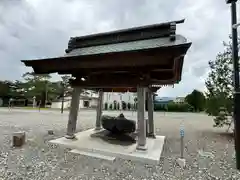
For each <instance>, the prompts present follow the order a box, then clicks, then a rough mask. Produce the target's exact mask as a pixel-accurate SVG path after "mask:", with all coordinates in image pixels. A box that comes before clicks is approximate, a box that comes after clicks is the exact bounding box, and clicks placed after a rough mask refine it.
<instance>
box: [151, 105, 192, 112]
mask: <svg viewBox="0 0 240 180" xmlns="http://www.w3.org/2000/svg"><path fill="white" fill-rule="evenodd" d="M154 110H155V111H168V112H192V111H193V107H192V106H191V105H189V104H187V103H182V104H178V103H168V104H165V105H163V104H154Z"/></svg>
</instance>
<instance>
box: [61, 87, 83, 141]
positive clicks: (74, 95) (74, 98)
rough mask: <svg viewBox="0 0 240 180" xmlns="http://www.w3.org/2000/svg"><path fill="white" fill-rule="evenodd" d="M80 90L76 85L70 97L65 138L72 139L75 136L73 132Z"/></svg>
mask: <svg viewBox="0 0 240 180" xmlns="http://www.w3.org/2000/svg"><path fill="white" fill-rule="evenodd" d="M80 92H81V89H80V88H78V87H75V88H73V92H72V99H71V107H70V112H69V118H68V125H67V134H66V136H65V137H66V138H67V139H74V138H75V135H74V133H75V131H76V125H77V116H78V110H79V101H80Z"/></svg>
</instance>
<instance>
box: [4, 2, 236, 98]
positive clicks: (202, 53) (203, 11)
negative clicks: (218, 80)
mask: <svg viewBox="0 0 240 180" xmlns="http://www.w3.org/2000/svg"><path fill="white" fill-rule="evenodd" d="M238 7H240V6H239V5H238ZM238 11H239V12H238V14H239V17H240V8H238ZM182 18H186V21H185V23H184V24H180V25H178V26H177V32H178V33H180V34H183V35H184V36H186V37H187V38H189V39H190V40H191V41H192V42H193V44H192V47H191V49H190V50H189V52H188V54H187V56H186V59H185V63H184V67H183V75H182V81H181V82H180V84H178V85H175V88H163V89H161V90H160V91H159V95H160V96H184V95H185V94H186V93H189V92H191V91H192V90H193V89H194V88H196V89H200V90H201V89H204V78H205V77H206V72H207V71H208V65H207V62H208V61H209V60H212V59H214V58H215V56H216V54H217V53H218V52H219V51H222V50H223V46H222V41H224V40H228V34H229V33H230V32H231V31H230V6H228V5H226V4H225V1H224V0H220V1H219V0H211V1H209V0H201V1H193V0H181V1H180V0H178V1H177V0H168V1H159V0H151V1H150V0H131V1H123V0H104V3H103V1H102V0H91V1H90V0H81V1H79V0H51V1H49V0H21V1H20V0H18V1H17V0H11V1H10V0H1V1H0V38H1V41H0V63H1V66H0V77H1V79H19V78H20V76H21V74H22V73H23V72H25V71H26V70H28V69H27V68H25V67H24V65H23V64H22V63H21V62H20V60H21V59H31V58H41V57H50V56H58V55H62V54H63V53H64V50H65V49H66V48H67V42H68V40H69V38H70V37H71V36H81V35H86V34H89V33H96V32H104V31H110V30H114V29H120V28H128V27H133V26H138V25H146V24H152V23H159V22H163V21H169V20H178V19H182Z"/></svg>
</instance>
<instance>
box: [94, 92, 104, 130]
mask: <svg viewBox="0 0 240 180" xmlns="http://www.w3.org/2000/svg"><path fill="white" fill-rule="evenodd" d="M98 96H99V97H98V104H97V117H96V127H95V130H100V129H101V116H102V109H103V91H102V90H99V92H98Z"/></svg>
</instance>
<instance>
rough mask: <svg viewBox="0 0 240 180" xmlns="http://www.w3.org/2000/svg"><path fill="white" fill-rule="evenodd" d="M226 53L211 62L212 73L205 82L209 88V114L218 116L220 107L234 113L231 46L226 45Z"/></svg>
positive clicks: (220, 54)
mask: <svg viewBox="0 0 240 180" xmlns="http://www.w3.org/2000/svg"><path fill="white" fill-rule="evenodd" d="M224 47H225V49H224V52H222V53H218V55H217V57H216V59H215V60H214V61H209V67H210V73H209V74H208V78H207V80H206V82H205V84H206V87H207V92H206V96H207V112H208V114H209V115H214V116H217V115H218V113H219V110H220V107H224V108H225V109H226V110H227V112H228V113H231V112H232V105H233V104H232V102H233V101H232V99H233V67H232V50H231V44H230V43H229V44H226V43H224Z"/></svg>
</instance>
